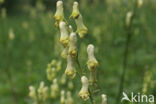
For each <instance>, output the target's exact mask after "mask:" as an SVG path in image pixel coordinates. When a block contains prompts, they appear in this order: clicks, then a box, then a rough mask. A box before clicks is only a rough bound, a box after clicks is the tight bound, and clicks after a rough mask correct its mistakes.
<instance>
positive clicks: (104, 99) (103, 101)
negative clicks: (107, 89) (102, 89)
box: [101, 94, 107, 104]
mask: <svg viewBox="0 0 156 104" xmlns="http://www.w3.org/2000/svg"><path fill="white" fill-rule="evenodd" d="M101 97H102V103H101V104H107V96H106V95H105V94H102V95H101Z"/></svg>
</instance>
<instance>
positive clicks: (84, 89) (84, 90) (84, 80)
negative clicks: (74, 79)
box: [79, 76, 90, 100]
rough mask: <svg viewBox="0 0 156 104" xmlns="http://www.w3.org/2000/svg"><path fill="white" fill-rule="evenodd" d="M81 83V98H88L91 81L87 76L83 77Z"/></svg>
mask: <svg viewBox="0 0 156 104" xmlns="http://www.w3.org/2000/svg"><path fill="white" fill-rule="evenodd" d="M81 83H82V88H81V90H80V92H79V96H80V98H82V99H83V100H87V99H88V98H89V95H90V94H89V91H88V86H89V81H88V79H87V77H86V76H82V77H81Z"/></svg>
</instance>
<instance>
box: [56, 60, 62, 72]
mask: <svg viewBox="0 0 156 104" xmlns="http://www.w3.org/2000/svg"><path fill="white" fill-rule="evenodd" d="M61 65H62V62H61V61H58V62H57V64H56V69H57V71H60V70H61V68H62V67H61Z"/></svg>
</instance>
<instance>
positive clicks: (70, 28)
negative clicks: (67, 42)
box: [69, 25, 73, 33]
mask: <svg viewBox="0 0 156 104" xmlns="http://www.w3.org/2000/svg"><path fill="white" fill-rule="evenodd" d="M69 32H70V33H71V32H73V28H72V26H71V25H69Z"/></svg>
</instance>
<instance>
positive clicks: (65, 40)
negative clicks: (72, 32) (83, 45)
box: [59, 21, 69, 47]
mask: <svg viewBox="0 0 156 104" xmlns="http://www.w3.org/2000/svg"><path fill="white" fill-rule="evenodd" d="M59 28H60V34H61V37H60V42H61V44H62V45H63V46H64V47H68V44H69V32H68V27H67V26H66V23H65V22H63V21H62V22H60V24H59Z"/></svg>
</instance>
